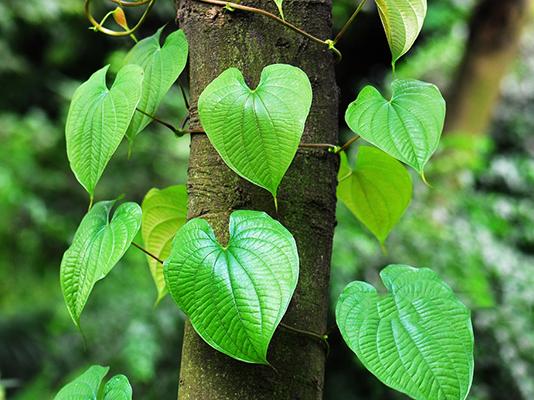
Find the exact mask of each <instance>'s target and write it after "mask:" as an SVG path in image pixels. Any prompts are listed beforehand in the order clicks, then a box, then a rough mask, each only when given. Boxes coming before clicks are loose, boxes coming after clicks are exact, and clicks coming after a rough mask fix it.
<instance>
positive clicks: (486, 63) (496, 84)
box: [445, 0, 531, 135]
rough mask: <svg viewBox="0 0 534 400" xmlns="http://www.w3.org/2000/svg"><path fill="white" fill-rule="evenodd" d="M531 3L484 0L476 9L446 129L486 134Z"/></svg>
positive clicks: (452, 97)
mask: <svg viewBox="0 0 534 400" xmlns="http://www.w3.org/2000/svg"><path fill="white" fill-rule="evenodd" d="M530 5H531V1H530V0H482V1H481V2H480V3H479V4H478V6H477V7H476V8H475V10H474V12H473V16H472V18H471V22H470V26H469V39H468V43H467V46H466V49H465V52H464V57H463V60H462V63H461V65H460V68H459V69H458V71H457V74H456V78H455V81H454V82H453V84H452V86H451V90H450V92H449V96H448V97H449V99H448V110H447V121H446V126H445V131H446V132H451V133H464V134H473V135H482V134H484V133H486V130H487V128H488V126H489V124H490V122H491V117H492V114H493V109H494V107H495V104H496V102H497V100H498V98H499V93H500V84H501V81H502V78H503V77H504V76H505V74H506V72H507V70H508V68H509V67H510V66H511V64H512V62H513V61H514V58H515V55H516V53H517V50H518V47H519V42H520V38H521V32H522V30H523V27H524V26H525V22H526V20H527V19H528V15H529V12H530Z"/></svg>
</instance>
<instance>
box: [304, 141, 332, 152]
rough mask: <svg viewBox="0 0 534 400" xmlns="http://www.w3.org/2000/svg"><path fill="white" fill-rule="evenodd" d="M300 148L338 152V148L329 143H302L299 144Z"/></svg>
mask: <svg viewBox="0 0 534 400" xmlns="http://www.w3.org/2000/svg"><path fill="white" fill-rule="evenodd" d="M299 147H300V148H304V149H306V148H310V149H328V150H330V151H334V152H335V151H336V150H337V148H338V147H337V146H336V145H333V144H329V143H301V144H299Z"/></svg>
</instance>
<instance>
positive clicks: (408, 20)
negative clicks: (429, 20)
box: [375, 0, 427, 64]
mask: <svg viewBox="0 0 534 400" xmlns="http://www.w3.org/2000/svg"><path fill="white" fill-rule="evenodd" d="M375 2H376V5H377V7H378V12H379V14H380V19H381V20H382V25H383V26H384V31H385V32H386V37H387V39H388V43H389V48H390V49H391V55H392V57H393V64H395V62H396V61H397V60H398V59H399V58H401V57H402V56H403V55H404V54H406V53H407V52H408V50H410V48H411V47H412V46H413V44H414V42H415V39H417V36H419V33H420V32H421V28H422V27H423V22H424V21H425V17H426V9H427V5H426V0H375Z"/></svg>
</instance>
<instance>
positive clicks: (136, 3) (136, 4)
mask: <svg viewBox="0 0 534 400" xmlns="http://www.w3.org/2000/svg"><path fill="white" fill-rule="evenodd" d="M111 1H112V2H113V3H115V4H117V5H119V6H121V7H140V6H144V5H147V4H148V3H150V2H151V1H152V0H142V1H122V0H111Z"/></svg>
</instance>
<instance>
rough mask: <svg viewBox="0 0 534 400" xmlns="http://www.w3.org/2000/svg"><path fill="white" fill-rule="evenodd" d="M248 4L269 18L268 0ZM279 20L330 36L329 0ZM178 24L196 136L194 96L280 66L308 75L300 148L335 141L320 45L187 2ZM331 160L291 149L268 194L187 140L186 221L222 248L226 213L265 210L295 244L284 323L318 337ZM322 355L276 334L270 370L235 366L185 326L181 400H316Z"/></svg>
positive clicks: (301, 339)
mask: <svg viewBox="0 0 534 400" xmlns="http://www.w3.org/2000/svg"><path fill="white" fill-rule="evenodd" d="M247 5H251V6H256V7H259V8H264V9H268V10H270V11H272V12H273V13H276V11H275V10H276V9H275V6H274V2H273V1H272V0H259V1H255V2H252V3H250V2H247ZM284 10H285V15H286V18H287V19H288V20H289V21H291V22H293V23H295V24H296V25H297V26H299V27H302V28H303V29H305V30H307V31H308V32H310V33H312V34H314V35H316V36H318V37H320V38H329V37H331V2H330V1H329V0H298V1H297V0H286V1H285V2H284ZM178 18H179V21H180V25H181V27H182V28H183V29H184V30H185V32H186V35H187V37H188V40H189V43H190V66H189V68H190V72H189V73H190V96H191V110H190V111H191V117H192V127H193V128H198V127H200V124H199V122H198V118H197V112H196V103H197V99H198V97H199V95H200V93H201V92H202V90H203V89H204V88H205V87H206V86H207V85H208V84H209V83H210V82H211V81H212V80H213V79H214V78H216V77H217V76H218V75H219V74H220V73H221V72H223V71H224V70H225V69H226V68H229V67H237V68H239V69H240V70H241V71H242V72H243V74H244V76H245V79H246V80H247V83H248V84H249V85H250V86H251V87H255V86H256V85H257V83H258V80H259V76H260V73H261V71H262V69H263V67H265V66H266V65H269V64H273V63H287V64H292V65H295V66H298V67H300V68H301V69H303V70H304V71H305V72H306V73H307V74H308V76H309V78H310V81H311V84H312V88H313V95H314V97H313V104H312V108H311V112H310V116H309V117H308V120H307V124H306V128H305V131H304V135H303V138H302V143H337V129H338V121H337V118H338V104H337V102H338V90H337V86H336V82H335V76H334V58H333V56H332V54H331V53H330V52H329V51H328V50H327V48H326V46H321V45H319V44H316V43H313V42H310V41H309V40H308V39H306V38H304V37H302V36H300V35H298V34H296V33H294V32H292V31H289V30H288V29H287V28H285V27H284V26H282V25H280V24H277V23H276V22H274V21H271V20H269V19H267V18H265V17H263V16H260V15H256V14H250V13H245V12H242V11H239V10H237V11H234V12H229V11H222V10H221V8H220V7H215V6H210V5H206V4H203V3H200V2H196V1H194V0H183V1H182V2H181V3H180V4H179V11H178ZM337 167H338V159H337V157H336V156H335V155H333V154H331V153H328V152H327V151H326V150H324V149H310V150H308V149H305V150H304V149H299V151H298V153H297V156H296V158H295V160H294V162H293V164H292V165H291V167H290V169H289V171H288V173H287V174H286V177H285V178H284V180H283V182H282V185H281V187H280V189H279V192H278V203H279V210H278V213H276V212H275V211H274V205H273V200H272V197H271V195H270V194H269V193H268V192H267V191H265V190H263V189H261V188H258V187H255V186H253V185H252V184H250V183H248V182H246V181H244V180H243V179H241V178H239V177H238V176H237V175H236V174H235V173H234V172H232V171H231V170H230V169H229V168H228V167H226V165H225V164H224V162H223V161H222V160H221V158H220V157H219V155H218V154H217V152H216V151H215V149H214V148H213V147H212V146H211V144H210V142H209V140H208V139H207V137H206V136H205V135H203V134H195V135H192V139H191V155H190V162H189V179H188V191H189V215H188V216H189V218H194V217H203V218H205V219H207V220H208V221H209V222H210V223H211V224H212V226H213V227H214V230H215V232H216V234H217V235H218V237H219V239H220V240H221V241H223V242H224V241H226V240H227V236H228V232H227V230H228V217H229V215H230V213H231V212H232V210H234V209H252V210H263V211H266V212H268V213H269V214H271V216H273V217H274V218H276V219H278V220H279V221H280V222H281V223H282V224H283V225H284V226H285V227H286V228H287V229H289V231H291V232H292V234H293V235H294V237H295V240H296V242H297V247H298V251H299V256H300V278H299V284H298V287H297V289H296V292H295V295H294V296H293V300H292V302H291V305H290V307H289V310H288V312H287V314H286V316H285V318H284V323H285V324H287V325H290V326H292V327H295V328H298V329H303V330H307V331H312V332H317V333H324V332H325V331H326V321H327V311H328V282H329V272H330V258H331V250H332V238H333V232H334V225H335V205H336V196H335V193H336V184H337V179H336V173H337ZM325 356H326V354H325V349H324V346H323V344H322V343H321V342H320V341H318V340H315V339H314V338H311V337H309V336H306V335H301V334H295V333H293V332H290V331H287V330H283V329H282V328H279V329H278V330H277V332H276V334H275V337H274V338H273V341H272V342H271V345H270V348H269V354H268V359H269V361H270V363H271V365H272V367H273V368H271V367H268V366H258V365H251V364H246V363H243V362H238V361H235V360H233V359H231V358H230V357H228V356H225V355H223V354H221V353H219V352H217V351H215V350H214V349H212V348H211V347H210V346H208V345H207V344H206V343H204V342H203V341H202V339H201V338H200V337H199V336H198V335H197V334H196V333H195V331H194V330H193V329H192V327H191V325H190V324H189V323H187V324H186V328H185V334H184V344H183V351H182V363H181V373H180V385H179V398H180V400H222V399H232V400H234V399H239V400H245V399H246V400H256V399H268V400H285V399H292V400H293V399H295V400H296V399H299V400H308V399H310V400H311V399H313V400H317V399H321V398H322V392H323V382H324V365H325Z"/></svg>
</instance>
